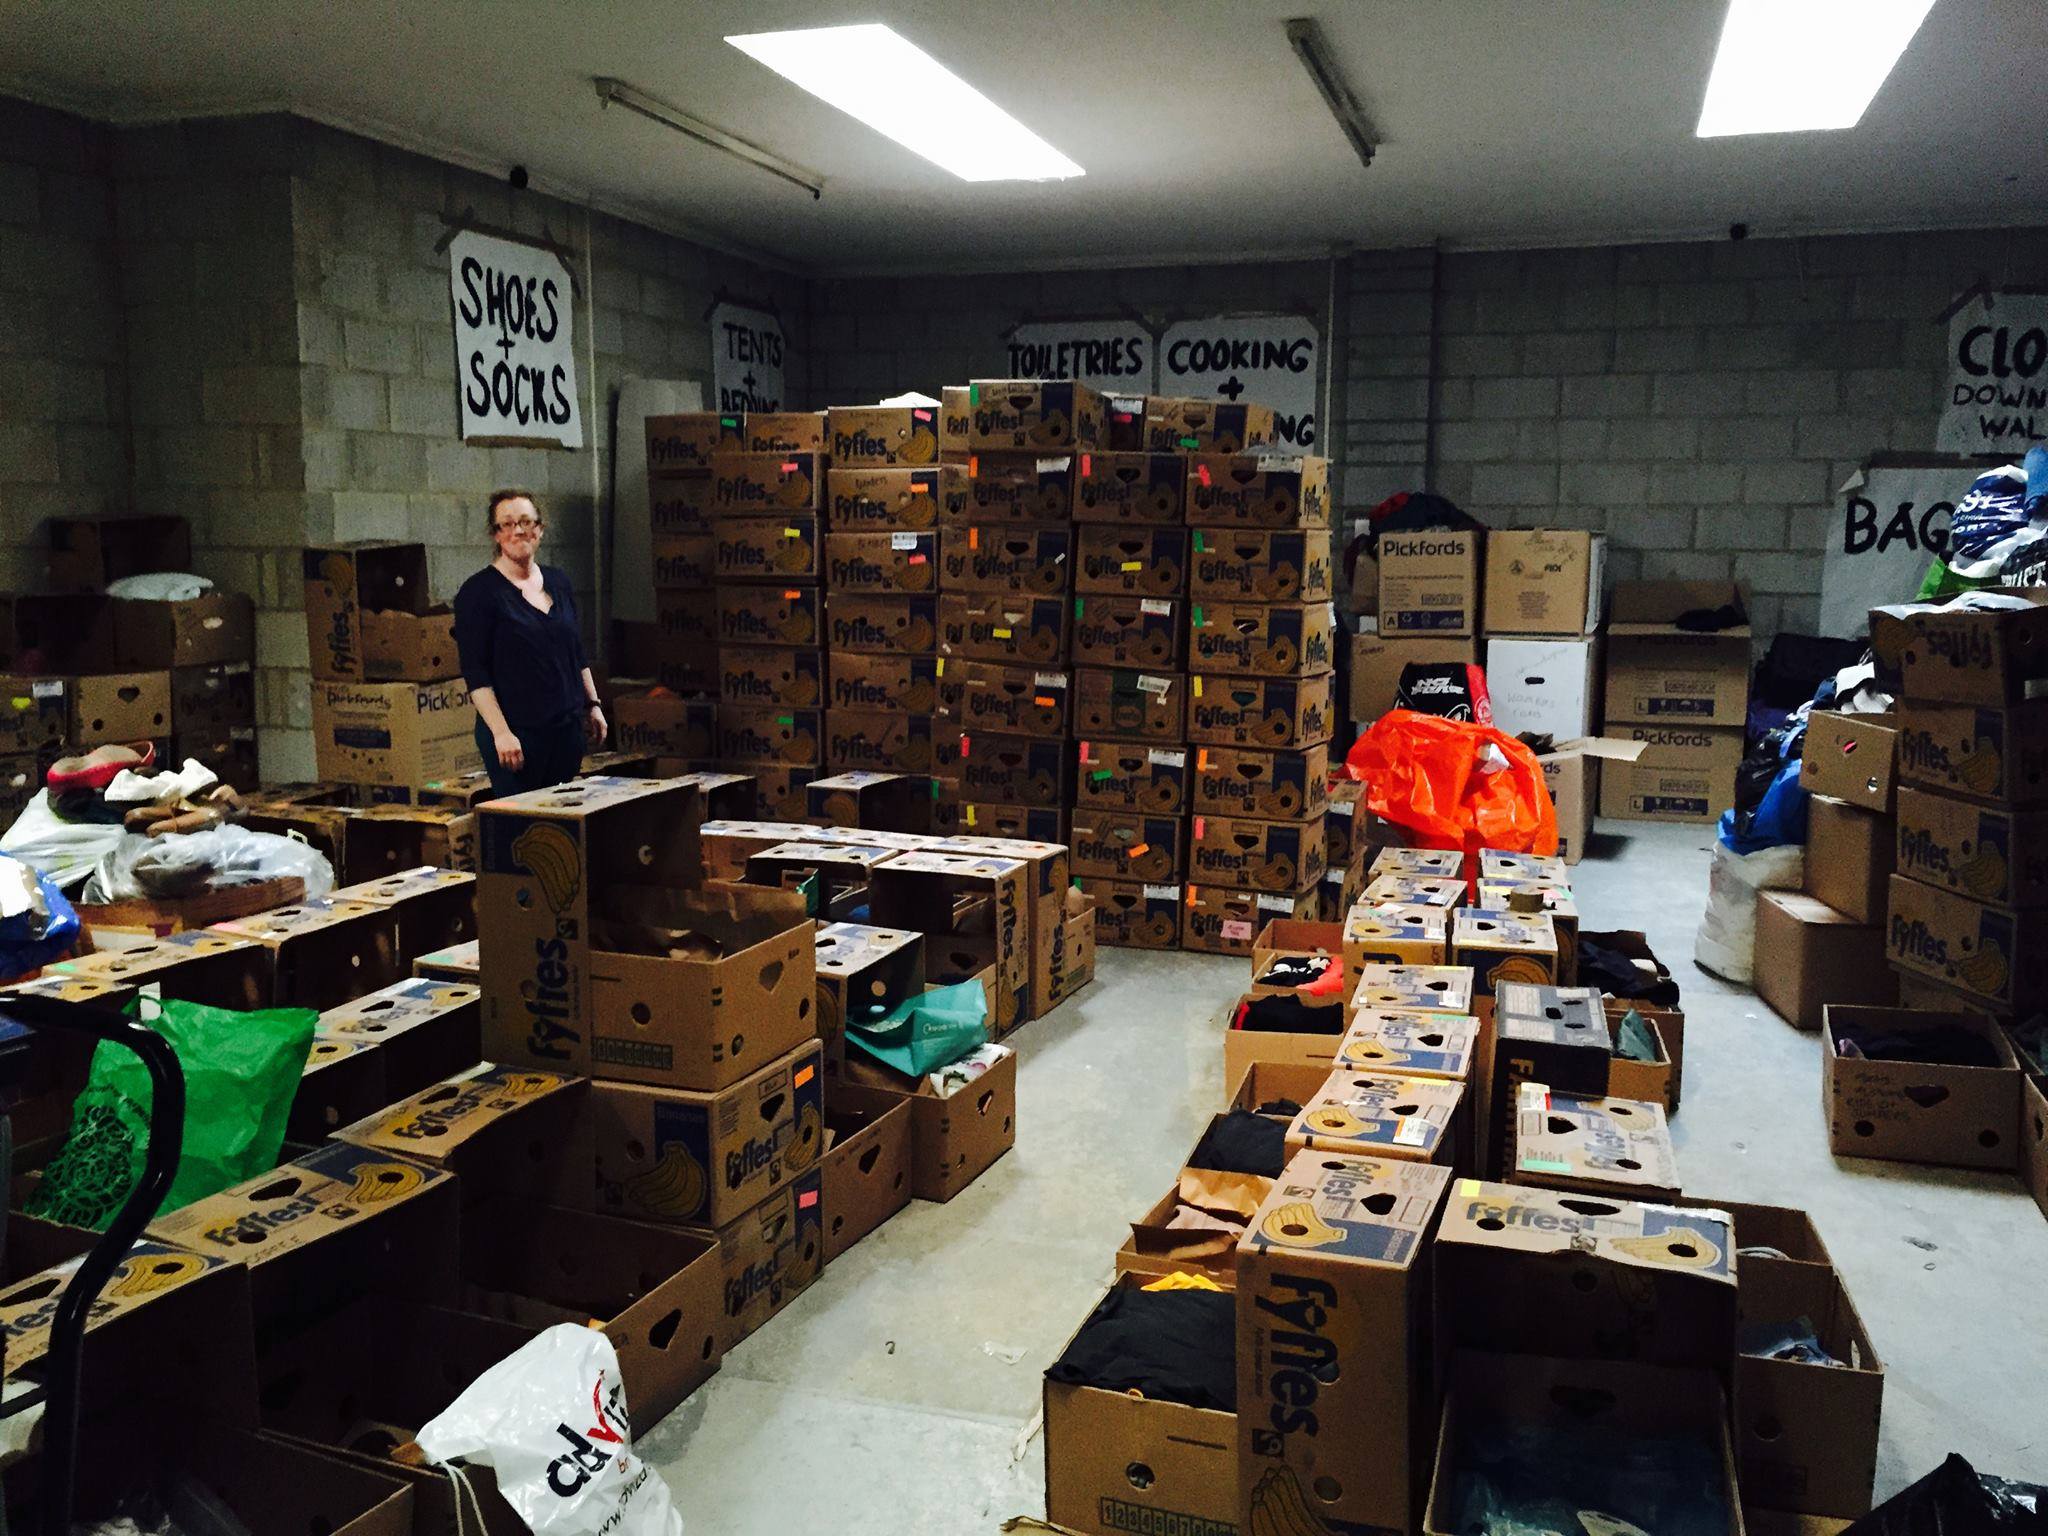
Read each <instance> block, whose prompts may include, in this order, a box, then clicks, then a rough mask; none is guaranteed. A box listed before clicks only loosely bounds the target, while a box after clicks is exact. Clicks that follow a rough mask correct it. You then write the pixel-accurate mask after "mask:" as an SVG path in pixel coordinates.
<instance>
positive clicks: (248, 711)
mask: <svg viewBox="0 0 2048 1536" xmlns="http://www.w3.org/2000/svg"><path fill="white" fill-rule="evenodd" d="M0 687H4V685H0ZM171 723H172V725H173V726H174V727H175V728H176V729H177V730H178V731H179V732H180V733H181V734H191V735H195V736H196V735H203V734H206V733H208V732H224V731H229V730H232V729H234V728H235V727H237V726H249V725H254V724H255V723H256V674H255V670H254V668H253V667H252V665H251V664H250V663H249V662H248V661H246V660H244V661H220V662H212V663H209V664H207V665H203V666H191V667H178V668H176V669H174V670H173V671H172V673H171ZM5 733H6V727H5V726H4V725H0V740H4V738H5Z"/></svg>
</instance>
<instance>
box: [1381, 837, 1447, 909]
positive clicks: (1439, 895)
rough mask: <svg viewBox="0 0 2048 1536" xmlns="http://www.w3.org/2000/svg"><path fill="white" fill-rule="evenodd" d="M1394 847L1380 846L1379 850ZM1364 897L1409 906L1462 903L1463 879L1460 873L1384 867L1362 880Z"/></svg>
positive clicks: (1388, 850) (1439, 905) (1388, 851)
mask: <svg viewBox="0 0 2048 1536" xmlns="http://www.w3.org/2000/svg"><path fill="white" fill-rule="evenodd" d="M1394 851H1396V850H1393V849H1382V850H1381V853H1382V855H1384V854H1386V853H1390V852H1394ZM1365 899H1366V900H1367V901H1370V902H1396V903H1400V904H1403V905H1409V906H1424V907H1458V906H1463V905H1464V903H1465V881H1464V877H1463V876H1461V875H1418V874H1410V873H1407V872H1405V871H1401V870H1386V871H1382V872H1380V873H1378V874H1375V875H1374V876H1373V877H1372V879H1370V880H1368V881H1367V882H1366V886H1365Z"/></svg>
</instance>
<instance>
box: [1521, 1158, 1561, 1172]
mask: <svg viewBox="0 0 2048 1536" xmlns="http://www.w3.org/2000/svg"><path fill="white" fill-rule="evenodd" d="M1517 1166H1518V1167H1520V1168H1521V1170H1522V1171H1523V1172H1524V1173H1570V1172H1571V1171H1572V1165H1571V1164H1570V1163H1568V1162H1566V1161H1565V1160H1564V1159H1563V1158H1561V1157H1524V1158H1520V1159H1518V1160H1517Z"/></svg>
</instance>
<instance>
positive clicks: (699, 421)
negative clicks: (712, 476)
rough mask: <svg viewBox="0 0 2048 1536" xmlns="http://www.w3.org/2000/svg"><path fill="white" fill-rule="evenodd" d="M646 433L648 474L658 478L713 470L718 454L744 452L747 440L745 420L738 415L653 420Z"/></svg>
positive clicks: (682, 415)
mask: <svg viewBox="0 0 2048 1536" xmlns="http://www.w3.org/2000/svg"><path fill="white" fill-rule="evenodd" d="M646 431H647V473H648V474H649V475H651V476H656V477H660V476H664V475H669V474H674V473H677V472H679V471H689V470H703V469H709V468H710V467H711V456H712V455H713V454H714V453H730V452H733V451H735V450H740V449H743V448H744V447H745V444H746V440H747V432H746V423H745V420H744V418H743V417H742V416H741V415H740V413H739V412H737V411H723V412H721V411H681V412H678V413H676V414H675V415H672V416H649V417H648V418H647V423H646Z"/></svg>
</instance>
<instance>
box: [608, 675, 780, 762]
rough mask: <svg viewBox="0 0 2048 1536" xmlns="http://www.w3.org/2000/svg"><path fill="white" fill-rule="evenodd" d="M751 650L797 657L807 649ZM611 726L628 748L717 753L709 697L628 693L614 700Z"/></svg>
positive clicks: (702, 755) (715, 716)
mask: <svg viewBox="0 0 2048 1536" xmlns="http://www.w3.org/2000/svg"><path fill="white" fill-rule="evenodd" d="M749 654H752V655H762V654H768V655H782V656H792V657H794V656H801V655H804V654H806V653H804V652H801V651H781V652H766V653H764V652H758V651H757V652H751V653H749ZM813 654H815V653H813ZM612 726H613V732H614V736H613V739H614V740H616V741H617V742H618V744H619V745H620V747H622V748H623V749H625V750H626V751H629V752H648V753H652V754H653V755H655V756H657V757H687V758H709V757H715V756H716V755H717V734H718V705H717V704H716V703H715V702H714V701H712V700H710V699H679V698H676V697H675V696H674V695H672V694H667V693H661V694H625V695H622V696H621V697H620V698H618V699H616V700H615V701H613V704H612Z"/></svg>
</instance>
